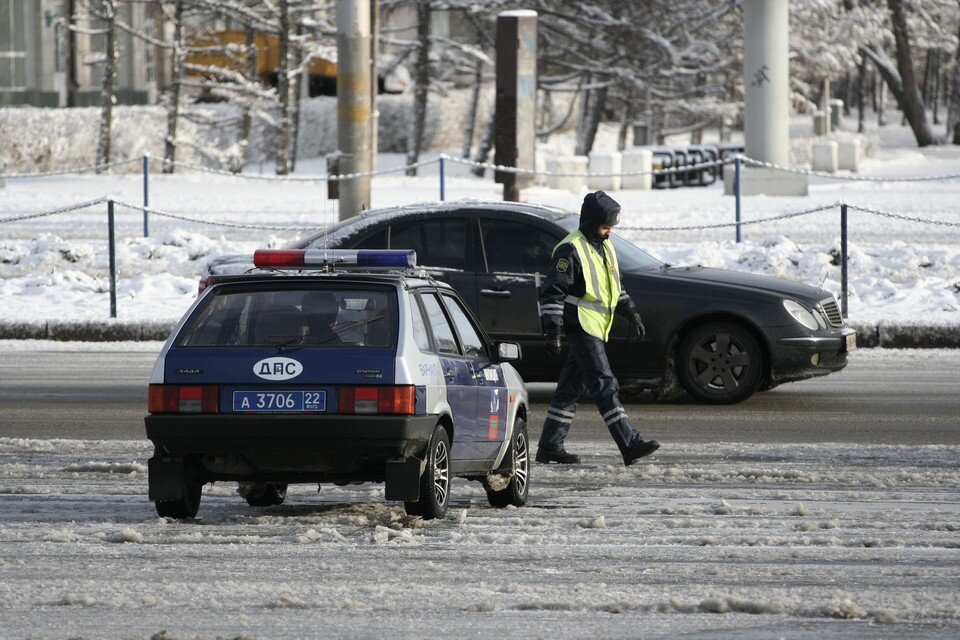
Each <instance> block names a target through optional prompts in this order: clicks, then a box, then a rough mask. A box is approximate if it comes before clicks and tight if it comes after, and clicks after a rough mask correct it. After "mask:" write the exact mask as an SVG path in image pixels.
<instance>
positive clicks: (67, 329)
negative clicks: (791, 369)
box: [0, 320, 960, 349]
mask: <svg viewBox="0 0 960 640" xmlns="http://www.w3.org/2000/svg"><path fill="white" fill-rule="evenodd" d="M849 324H850V326H851V327H853V328H855V329H856V330H857V346H858V347H861V348H872V347H880V348H885V349H960V326H956V325H922V324H906V323H879V324H867V323H858V322H851V323H849ZM174 325H175V323H174V322H162V321H156V322H138V321H121V320H84V321H73V322H70V321H56V320H54V321H50V322H35V323H26V322H7V323H4V322H0V340H57V341H62V342H70V341H77V342H125V341H134V342H136V341H142V340H166V339H167V336H168V335H169V333H170V331H171V330H173V327H174Z"/></svg>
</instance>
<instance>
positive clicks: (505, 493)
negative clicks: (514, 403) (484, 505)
mask: <svg viewBox="0 0 960 640" xmlns="http://www.w3.org/2000/svg"><path fill="white" fill-rule="evenodd" d="M529 442H530V441H529V439H528V438H527V423H526V422H524V420H523V418H517V420H516V422H514V424H513V436H512V437H511V438H510V451H508V452H507V455H509V456H510V457H511V461H512V465H511V467H512V469H513V477H512V478H510V484H508V485H507V487H506V488H505V489H502V490H500V491H491V490H490V489H487V500H489V501H490V506H492V507H496V508H498V509H502V508H504V507H506V506H508V505H511V504H512V505H513V506H515V507H522V506H523V505H525V504H527V495H528V492H529V489H530V485H529V482H530V446H529Z"/></svg>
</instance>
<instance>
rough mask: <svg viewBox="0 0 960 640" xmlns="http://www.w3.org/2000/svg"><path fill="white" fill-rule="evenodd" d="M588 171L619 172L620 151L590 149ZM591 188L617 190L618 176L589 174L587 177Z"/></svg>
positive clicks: (618, 187)
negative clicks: (606, 151) (605, 151)
mask: <svg viewBox="0 0 960 640" xmlns="http://www.w3.org/2000/svg"><path fill="white" fill-rule="evenodd" d="M589 158H590V173H620V166H621V163H622V156H621V154H620V152H618V151H614V152H612V153H602V152H599V151H591V152H590V155H589ZM589 184H590V188H591V189H603V190H604V191H619V190H620V176H596V177H593V176H591V177H590V179H589Z"/></svg>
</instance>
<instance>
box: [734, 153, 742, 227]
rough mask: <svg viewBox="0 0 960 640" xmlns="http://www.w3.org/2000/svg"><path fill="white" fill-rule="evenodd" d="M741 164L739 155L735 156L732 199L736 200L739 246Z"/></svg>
mask: <svg viewBox="0 0 960 640" xmlns="http://www.w3.org/2000/svg"><path fill="white" fill-rule="evenodd" d="M742 163H743V160H742V159H741V158H740V156H739V155H737V157H736V158H734V159H733V168H734V171H733V197H734V198H735V199H736V201H737V243H738V244H739V242H740V240H741V235H740V213H741V210H740V205H741V197H740V196H741V193H740V169H741V165H742Z"/></svg>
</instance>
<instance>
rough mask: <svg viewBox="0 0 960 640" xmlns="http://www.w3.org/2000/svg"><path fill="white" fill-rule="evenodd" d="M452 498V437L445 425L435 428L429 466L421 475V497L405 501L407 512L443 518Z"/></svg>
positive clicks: (429, 517)
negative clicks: (414, 500) (412, 500)
mask: <svg viewBox="0 0 960 640" xmlns="http://www.w3.org/2000/svg"><path fill="white" fill-rule="evenodd" d="M449 500H450V438H449V436H447V430H446V429H444V428H443V425H440V424H438V425H437V426H436V428H435V429H434V430H433V436H431V438H430V444H429V445H427V467H426V469H424V471H423V475H421V476H420V499H419V500H417V501H416V502H405V503H404V507H405V508H406V510H407V513H408V514H409V515H412V516H420V517H422V518H423V519H424V520H433V519H434V518H442V517H443V516H445V515H446V514H447V504H448V503H449Z"/></svg>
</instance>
